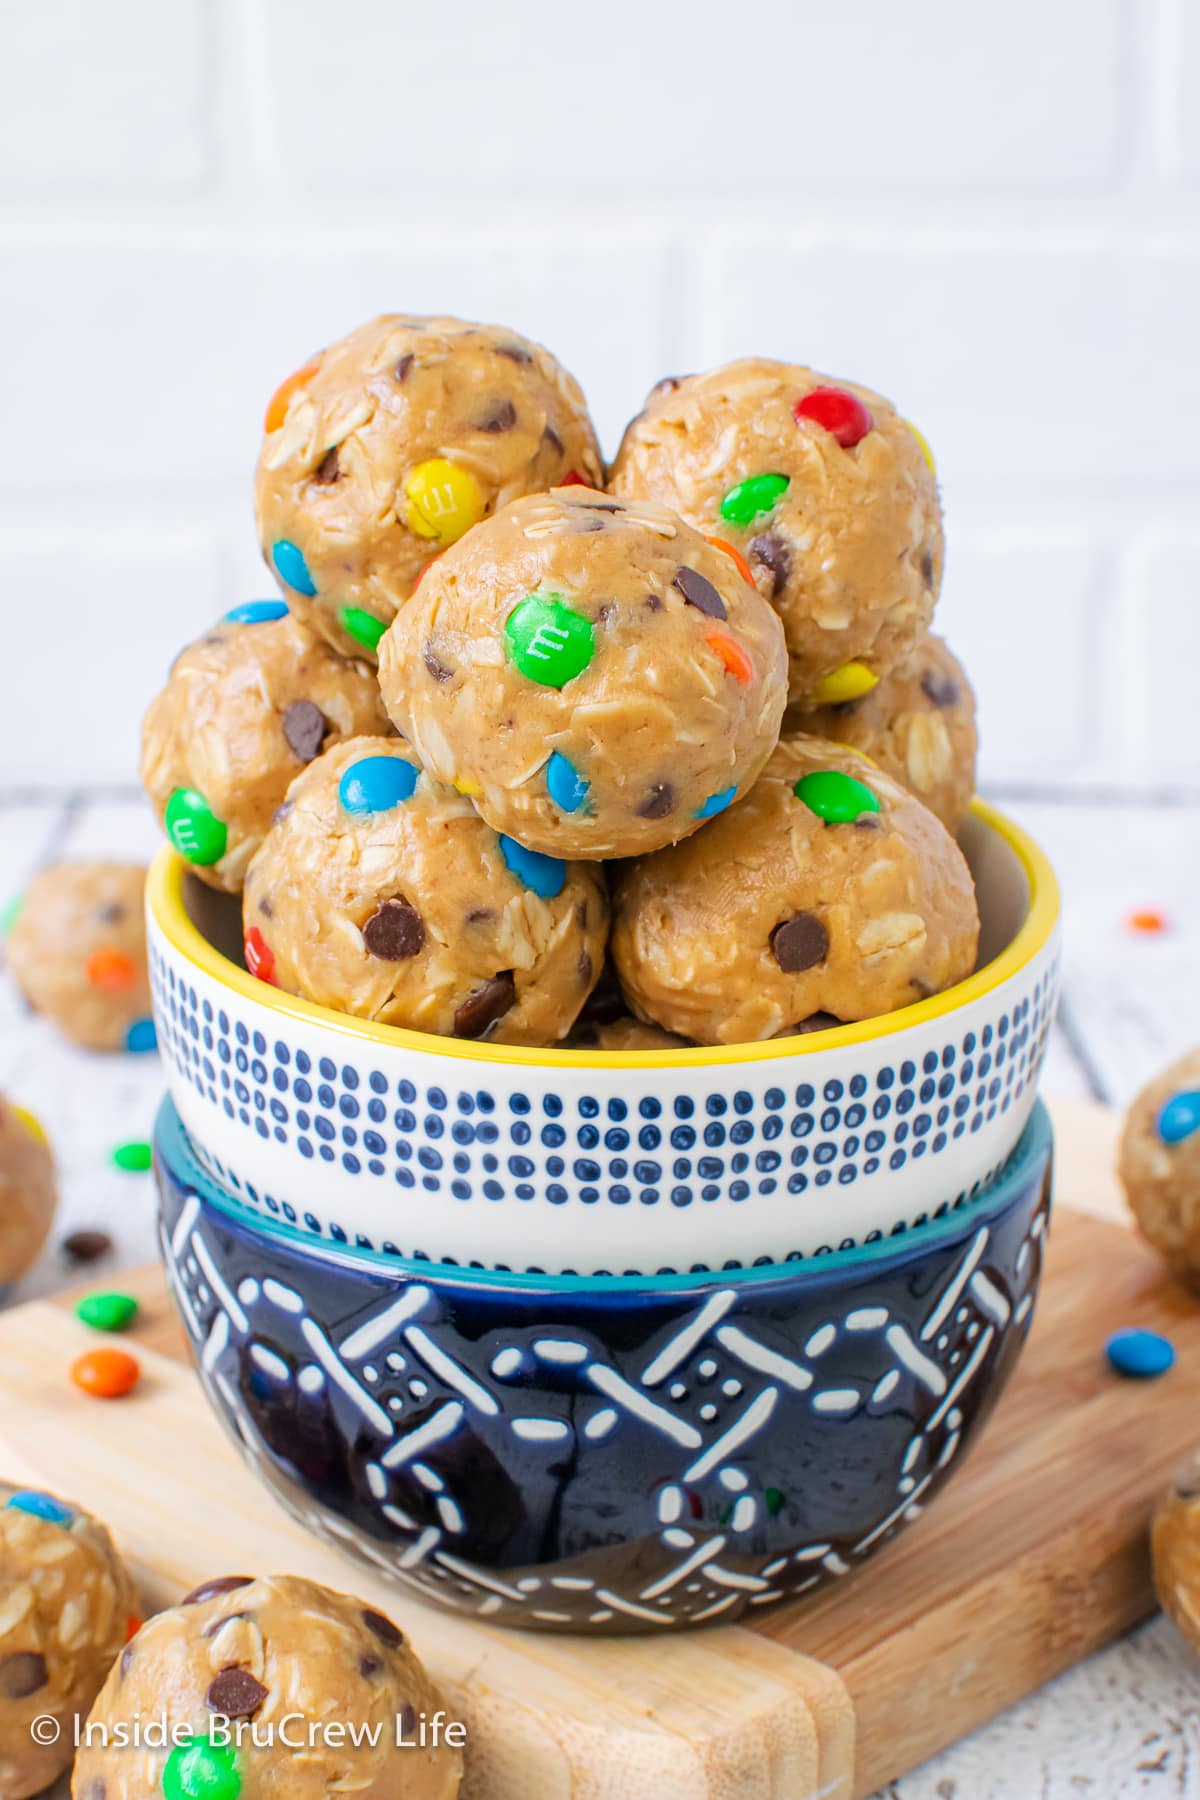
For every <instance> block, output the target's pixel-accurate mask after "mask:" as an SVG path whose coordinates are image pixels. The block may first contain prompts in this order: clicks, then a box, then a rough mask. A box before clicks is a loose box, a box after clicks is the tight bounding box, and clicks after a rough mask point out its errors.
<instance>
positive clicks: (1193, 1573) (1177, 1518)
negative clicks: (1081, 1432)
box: [1150, 1451, 1200, 1655]
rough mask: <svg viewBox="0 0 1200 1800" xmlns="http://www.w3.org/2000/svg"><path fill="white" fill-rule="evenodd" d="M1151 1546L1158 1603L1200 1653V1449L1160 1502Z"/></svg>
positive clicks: (1180, 1471) (1179, 1472)
mask: <svg viewBox="0 0 1200 1800" xmlns="http://www.w3.org/2000/svg"><path fill="white" fill-rule="evenodd" d="M1150 1548H1151V1554H1152V1559H1153V1564H1154V1588H1155V1592H1156V1593H1157V1595H1158V1603H1159V1605H1160V1606H1161V1607H1162V1609H1163V1611H1164V1612H1165V1613H1166V1615H1167V1617H1168V1618H1169V1619H1171V1620H1172V1621H1173V1622H1174V1624H1175V1625H1176V1626H1177V1627H1178V1629H1179V1630H1180V1631H1181V1632H1182V1634H1183V1636H1184V1637H1185V1638H1186V1639H1187V1641H1188V1643H1189V1644H1190V1645H1191V1647H1192V1649H1193V1650H1194V1651H1195V1652H1196V1654H1197V1655H1200V1451H1197V1453H1196V1454H1195V1455H1194V1456H1193V1457H1191V1458H1190V1460H1189V1461H1188V1462H1186V1463H1184V1465H1183V1467H1182V1468H1181V1469H1180V1470H1179V1471H1178V1472H1177V1474H1176V1476H1175V1479H1174V1480H1173V1482H1172V1483H1171V1486H1170V1488H1169V1490H1168V1492H1167V1493H1166V1494H1164V1496H1163V1498H1162V1500H1161V1501H1160V1502H1159V1505H1158V1508H1157V1510H1156V1511H1155V1514H1154V1523H1153V1526H1152V1527H1151V1532H1150Z"/></svg>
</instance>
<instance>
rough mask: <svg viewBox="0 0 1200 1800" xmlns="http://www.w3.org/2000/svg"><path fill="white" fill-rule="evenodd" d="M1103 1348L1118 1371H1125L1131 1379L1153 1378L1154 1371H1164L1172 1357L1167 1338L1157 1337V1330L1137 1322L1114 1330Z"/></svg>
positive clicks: (1171, 1348) (1158, 1373)
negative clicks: (1121, 1329) (1144, 1329)
mask: <svg viewBox="0 0 1200 1800" xmlns="http://www.w3.org/2000/svg"><path fill="white" fill-rule="evenodd" d="M1104 1352H1105V1355H1106V1356H1107V1357H1108V1360H1109V1362H1110V1363H1111V1364H1112V1366H1113V1368H1114V1369H1115V1370H1116V1371H1117V1374H1118V1375H1127V1376H1129V1377H1130V1378H1131V1379H1133V1380H1134V1381H1153V1379H1154V1377H1155V1376H1156V1375H1165V1374H1166V1372H1167V1370H1168V1369H1169V1368H1170V1367H1171V1364H1172V1363H1173V1362H1174V1361H1175V1347H1174V1345H1173V1344H1172V1343H1171V1342H1170V1340H1169V1339H1168V1338H1165V1337H1160V1336H1159V1334H1158V1332H1157V1331H1143V1330H1142V1329H1141V1327H1140V1326H1130V1327H1129V1328H1128V1329H1126V1330H1125V1331H1114V1332H1113V1334H1112V1336H1111V1337H1110V1338H1109V1340H1108V1342H1107V1344H1105V1346H1104Z"/></svg>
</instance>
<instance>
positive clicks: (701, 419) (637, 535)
mask: <svg viewBox="0 0 1200 1800" xmlns="http://www.w3.org/2000/svg"><path fill="white" fill-rule="evenodd" d="M256 499H257V516H258V524H259V531H260V536H261V541H262V547H263V553H264V556H265V558H266V560H267V562H268V564H269V566H270V567H271V568H272V569H273V571H274V573H275V574H276V576H277V577H278V579H279V582H280V583H281V586H282V588H283V592H284V595H285V599H283V600H271V601H255V602H252V603H251V604H249V605H247V606H240V607H237V608H235V609H234V610H233V611H232V612H231V613H229V614H228V615H227V616H226V618H225V619H224V620H222V621H221V622H220V624H219V625H217V626H216V627H215V628H214V629H213V630H212V631H210V632H208V633H207V634H206V635H205V636H204V637H203V638H202V639H200V640H199V642H198V643H196V644H194V645H192V646H191V647H190V648H189V649H187V650H185V651H184V652H183V654H182V655H181V656H180V658H179V659H178V661H177V663H176V665H175V667H174V669H173V671H172V673H171V676H170V679H169V681H168V683H167V686H166V688H165V689H164V691H163V692H162V694H160V695H159V697H158V698H157V700H155V702H154V704H153V705H152V706H151V708H150V711H149V713H148V715H147V718H146V724H145V733H144V757H143V775H144V778H145V783H146V787H147V789H148V791H149V793H150V796H151V799H152V800H153V802H154V804H155V805H156V807H157V808H158V810H159V813H160V815H161V817H162V819H163V822H164V824H165V827H166V829H167V832H168V834H169V836H170V837H171V840H172V842H173V843H174V844H175V846H176V848H177V849H178V850H179V851H180V853H181V854H182V855H183V856H185V857H186V858H187V859H188V860H189V862H191V863H192V865H193V866H194V868H195V870H196V872H197V874H198V875H200V876H201V877H202V878H203V879H204V880H206V881H208V882H210V883H211V884H212V885H213V886H214V887H217V888H220V889H223V890H225V891H227V892H230V893H237V892H241V893H242V894H243V909H244V921H245V944H246V964H247V967H248V968H249V969H250V970H251V972H252V973H253V974H255V975H257V976H258V977H259V978H260V979H262V980H264V981H267V982H272V983H274V984H276V985H278V986H279V987H281V988H283V989H286V990H287V991H288V992H290V993H295V994H300V995H303V996H305V997H306V998H308V999H310V1000H313V1001H316V1002H318V1003H321V1004H323V1005H326V1006H330V1007H333V1008H336V1009H338V1010H341V1011H344V1012H347V1013H352V1014H355V1015H358V1016H361V1017H366V1018H371V1019H376V1020H380V1021H383V1022H386V1023H389V1024H394V1025H402V1026H407V1027H410V1028H413V1029H417V1030H421V1031H428V1032H436V1033H442V1034H451V1035H455V1036H458V1037H462V1038H488V1039H490V1040H492V1041H494V1042H498V1043H508V1044H527V1045H555V1044H565V1045H568V1046H574V1045H580V1044H588V1045H594V1046H597V1047H599V1048H600V1049H607V1050H621V1049H638V1048H653V1047H655V1046H665V1045H672V1044H678V1043H697V1044H727V1043H738V1042H744V1041H750V1040H756V1039H764V1038H770V1037H776V1036H784V1035H788V1034H791V1033H794V1032H797V1031H809V1030H819V1029H822V1028H824V1027H828V1026H832V1025H834V1024H836V1023H839V1022H846V1021H850V1020H858V1019H864V1018H869V1017H871V1016H873V1015H876V1014H879V1013H882V1012H887V1011H890V1010H892V1009H894V1008H896V1007H900V1006H904V1005H907V1004H909V1003H910V1002H912V1001H914V1000H917V999H919V998H922V997H924V996H927V995H929V994H932V993H935V992H937V991H939V990H940V989H943V988H946V987H948V986H950V985H952V984H953V983H955V982H957V981H960V980H962V979H963V978H964V977H965V976H966V975H968V974H969V973H970V972H971V970H972V968H973V967H974V964H975V957H976V951H977V944H978V929H979V923H978V915H977V911H976V905H975V894H974V887H973V884H972V880H971V876H970V873H969V871H968V868H967V865H966V863H965V861H964V859H963V857H962V854H961V852H960V851H959V848H958V846H957V843H956V842H955V837H954V833H955V831H956V829H957V827H958V825H959V823H960V821H961V818H962V816H963V814H964V812H965V810H966V808H967V806H968V804H969V802H970V798H971V794H972V792H973V788H974V764H975V751H976V736H975V716H974V700H973V696H972V693H971V689H970V686H969V684H968V682H967V680H966V677H965V676H964V674H963V672H962V670H961V668H960V667H959V666H958V664H957V663H956V662H955V660H954V658H953V657H952V656H951V654H950V652H949V650H948V649H947V648H946V646H945V645H944V644H943V643H941V642H940V640H938V639H937V638H934V637H931V636H930V635H929V624H930V620H931V617H932V613H933V607H934V603H935V600H936V598H937V593H938V588H939V584H940V581H941V574H942V560H943V548H944V545H943V535H942V520H941V509H940V505H939V501H938V492H937V482H936V477H935V474H934V470H933V466H932V461H931V458H930V456H929V452H928V449H927V447H926V446H925V444H924V442H923V440H922V439H921V438H920V437H919V435H918V433H917V432H916V431H915V430H914V428H913V427H912V426H910V425H908V424H906V423H905V421H904V420H903V419H902V418H901V417H900V416H899V415H898V414H897V413H896V412H895V411H894V409H893V408H892V407H891V406H890V405H889V403H888V402H887V401H886V400H883V399H881V398H880V397H879V396H878V395H876V394H873V393H870V392H869V391H867V390H866V389H864V388H861V387H858V386H849V385H847V384H845V383H837V384H834V383H831V382H830V381H828V380H826V379H825V378H824V377H821V376H818V375H816V374H814V373H813V371H812V370H810V369H807V368H802V367H797V366H792V365H790V364H786V363H779V362H768V361H764V360H761V359H752V360H747V361H743V362H737V363H733V364H730V365H729V366H728V367H726V368H724V369H719V370H716V371H714V372H713V373H711V374H708V375H703V376H688V377H685V378H682V379H675V378H670V379H668V380H666V381H663V382H660V383H659V384H658V386H657V387H656V388H655V390H654V391H653V393H652V394H651V395H650V397H649V399H648V401H647V403H646V407H645V409H644V411H643V412H641V413H640V414H639V415H638V416H637V418H635V419H634V420H633V422H632V423H631V424H630V426H629V427H628V429H627V431H626V433H625V437H624V441H623V442H622V444H621V447H620V450H619V452H618V455H617V458H616V461H615V463H614V464H613V465H612V467H611V469H609V470H608V471H607V472H606V471H605V469H604V467H603V464H602V461H601V457H600V452H599V448H598V445H597V441H596V436H595V432H594V430H593V428H592V424H591V421H590V419H589V417H588V413H587V408H586V405H585V402H584V399H583V395H582V393H581V391H580V389H579V387H578V385H577V384H576V383H575V382H574V381H573V380H572V378H571V377H570V376H569V375H568V374H567V373H566V372H565V370H564V369H563V368H562V367H561V366H560V364H559V363H558V362H557V361H556V360H555V359H554V357H552V356H551V355H550V354H549V353H548V352H547V351H546V350H543V349H541V348H540V347H539V346H538V345H535V344H532V343H529V342H527V341H526V340H525V339H523V338H520V337H518V336H517V335H516V334H515V333H514V332H512V331H508V330H502V329H499V328H496V327H489V326H479V325H469V324H464V323H462V322H460V321H458V320H454V319H423V318H413V317H407V316H389V317H385V318H381V319H378V320H376V321H374V322H373V323H372V324H369V325H366V326H363V327H362V328H361V329H360V330H358V331H355V332H353V333H352V334H351V335H350V336H349V337H348V338H346V339H344V340H343V341H342V342H340V343H338V344H335V345H334V346H332V347H331V348H330V349H328V350H326V351H324V352H323V353H322V354H321V355H319V356H317V357H315V358H314V359H313V360H312V362H310V363H309V364H307V365H306V366H305V367H304V368H303V369H301V370H300V371H299V372H298V373H297V374H296V375H294V376H292V377H291V378H290V379H289V380H288V381H286V382H285V383H284V385H283V386H282V387H281V388H280V389H279V390H278V392H277V393H276V394H275V396H274V398H273V399H272V400H271V403H270V405H269V407H268V409H267V416H266V435H265V439H264V443H263V448H262V453H261V456H260V459H259V466H258V474H257V482H256Z"/></svg>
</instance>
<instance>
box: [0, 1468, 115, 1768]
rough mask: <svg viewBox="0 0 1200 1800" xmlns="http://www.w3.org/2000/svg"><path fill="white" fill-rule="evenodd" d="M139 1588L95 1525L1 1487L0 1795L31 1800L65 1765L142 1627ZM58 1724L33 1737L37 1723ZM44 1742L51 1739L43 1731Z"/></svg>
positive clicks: (56, 1503) (47, 1499)
mask: <svg viewBox="0 0 1200 1800" xmlns="http://www.w3.org/2000/svg"><path fill="white" fill-rule="evenodd" d="M137 1613H138V1603H137V1596H136V1594H135V1592H134V1588H133V1583H132V1582H131V1581H130V1578H129V1575H128V1572H127V1571H126V1569H125V1565H124V1564H123V1563H122V1561H121V1559H120V1557H119V1556H118V1554H117V1552H116V1550H115V1549H114V1548H113V1543H112V1539H111V1538H110V1537H109V1535H108V1532H107V1531H106V1530H105V1528H104V1526H103V1525H101V1523H100V1522H99V1520H98V1519H94V1518H92V1517H91V1515H90V1514H88V1513H85V1512H83V1511H82V1510H81V1509H80V1508H79V1507H77V1506H75V1505H73V1504H72V1503H71V1502H70V1501H67V1500H61V1499H59V1498H58V1496H57V1495H54V1494H45V1493H41V1492H38V1491H35V1490H32V1489H29V1488H19V1487H14V1486H13V1485H11V1484H10V1483H8V1482H3V1481H0V1795H3V1796H4V1800H25V1797H26V1796H27V1795H30V1794H40V1793H41V1792H42V1789H43V1788H46V1787H48V1786H49V1785H50V1783H51V1782H52V1781H54V1780H56V1779H57V1777H58V1776H59V1775H61V1774H62V1772H63V1770H64V1769H67V1768H69V1766H70V1763H71V1756H72V1752H73V1749H74V1738H75V1730H76V1725H77V1722H78V1723H79V1724H82V1721H83V1720H84V1719H85V1718H86V1717H87V1715H88V1712H89V1710H90V1709H91V1706H92V1702H93V1701H94V1700H95V1698H96V1695H97V1694H98V1693H99V1692H100V1689H101V1687H102V1686H103V1683H104V1680H105V1678H106V1676H107V1675H108V1672H109V1670H110V1669H111V1668H112V1666H113V1664H114V1662H115V1661H116V1659H117V1658H118V1657H119V1655H120V1653H121V1647H122V1645H123V1644H124V1643H125V1642H126V1640H127V1639H128V1637H129V1636H130V1634H131V1632H134V1631H136V1630H137V1628H138V1626H139V1624H140V1623H141V1621H140V1619H139V1618H138V1616H137ZM45 1718H48V1719H50V1720H51V1721H53V1722H54V1723H55V1724H57V1726H58V1728H59V1729H58V1736H57V1740H56V1741H55V1742H53V1743H42V1742H39V1741H37V1739H35V1737H34V1732H33V1726H34V1722H35V1720H38V1719H45ZM39 1735H44V1736H46V1737H49V1736H50V1732H49V1731H48V1730H47V1729H46V1728H44V1727H43V1728H40V1732H39Z"/></svg>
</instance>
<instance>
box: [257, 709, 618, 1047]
mask: <svg viewBox="0 0 1200 1800" xmlns="http://www.w3.org/2000/svg"><path fill="white" fill-rule="evenodd" d="M243 908H244V920H245V929H246V963H247V966H248V967H249V968H250V970H251V972H252V973H254V974H257V975H259V976H260V977H261V978H262V979H263V980H265V981H269V982H273V983H274V984H275V985H277V986H278V987H281V988H283V989H285V990H286V991H287V992H288V993H293V994H301V995H303V996H304V997H305V998H306V999H308V1000H313V1001H317V1002H318V1003H320V1004H321V1005H324V1006H330V1007H334V1008H336V1009H337V1010H338V1011H339V1012H347V1013H354V1014H356V1015H357V1016H358V1017H360V1018H367V1019H376V1020H378V1021H380V1023H382V1024H387V1025H404V1026H408V1027H409V1028H410V1029H411V1030H414V1031H428V1032H435V1033H437V1034H439V1035H441V1036H448V1037H460V1038H484V1037H486V1038H490V1039H492V1040H493V1041H494V1042H496V1043H503V1044H535V1045H540V1044H553V1043H557V1042H558V1041H559V1039H561V1038H563V1037H565V1036H566V1034H567V1033H568V1032H569V1031H570V1029H571V1026H572V1025H573V1024H574V1022H575V1018H576V1015H577V1014H578V1012H579V1010H580V1008H581V1007H582V1006H583V1004H584V1002H585V1000H586V999H587V997H588V995H589V994H590V992H591V990H592V988H593V986H594V985H595V982H596V980H597V978H598V976H599V974H600V969H601V966H602V964H603V961H604V946H605V940H606V937H607V934H608V896H607V892H606V890H605V886H604V882H603V878H602V875H601V873H600V871H599V869H597V868H596V867H594V866H591V865H589V864H587V863H580V862H574V863H568V862H563V861H561V860H560V859H558V858H556V857H549V856H539V855H537V854H535V853H534V852H532V851H529V850H526V849H525V848H524V847H523V846H522V845H520V844H518V843H516V842H514V841H513V840H512V839H511V838H507V837H502V836H500V835H498V834H497V833H496V832H495V831H493V830H492V828H491V827H490V826H489V825H486V824H485V823H484V821H483V820H482V819H481V818H480V817H479V814H478V813H477V812H476V811H475V809H474V807H473V806H472V805H471V802H470V801H469V800H467V799H466V798H464V796H463V795H462V794H458V793H455V791H454V789H453V788H448V787H445V786H443V785H442V784H441V783H440V782H437V781H434V780H432V779H431V778H430V777H429V776H428V775H426V774H423V773H422V772H421V770H420V769H419V768H418V766H417V763H416V761H415V759H414V757H413V753H412V751H411V750H410V749H409V748H408V747H407V745H404V744H401V743H399V742H398V740H397V739H395V738H356V739H354V740H352V741H351V742H349V743H345V744H339V745H337V746H336V748H335V749H333V750H329V751H326V753H325V755H324V756H322V757H319V758H318V759H317V761H316V762H314V763H313V764H311V765H310V767H309V768H307V769H306V770H305V771H304V773H303V774H302V775H300V776H299V777H298V778H297V780H296V781H294V782H293V783H292V786H291V788H290V789H289V790H288V798H287V801H286V802H285V804H284V806H283V808H282V809H281V811H280V815H279V817H278V818H277V820H276V822H275V824H274V825H273V826H272V827H271V829H270V831H269V832H268V833H267V836H266V838H265V840H264V842H263V846H262V848H261V850H260V851H259V852H258V855H257V856H256V857H255V859H254V861H253V862H252V863H251V865H250V871H249V874H248V876H247V880H246V890H245V895H244V900H243Z"/></svg>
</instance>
